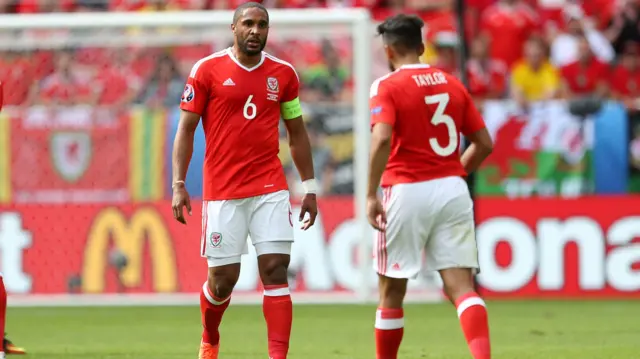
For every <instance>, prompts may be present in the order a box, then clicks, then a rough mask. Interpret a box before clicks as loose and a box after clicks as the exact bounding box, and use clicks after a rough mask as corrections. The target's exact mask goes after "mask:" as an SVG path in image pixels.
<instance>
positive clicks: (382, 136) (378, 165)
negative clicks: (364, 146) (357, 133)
mask: <svg viewBox="0 0 640 359" xmlns="http://www.w3.org/2000/svg"><path fill="white" fill-rule="evenodd" d="M392 134H393V127H392V126H391V125H390V124H388V123H384V122H379V123H376V124H375V125H373V129H372V130H371V151H370V153H369V185H368V186H367V196H368V197H376V196H377V193H378V187H380V180H381V179H382V173H384V169H385V168H386V167H387V162H388V161H389V154H390V153H391V135H392Z"/></svg>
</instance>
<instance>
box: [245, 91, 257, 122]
mask: <svg viewBox="0 0 640 359" xmlns="http://www.w3.org/2000/svg"><path fill="white" fill-rule="evenodd" d="M252 99H253V95H249V98H248V99H247V102H245V103H244V108H243V109H242V114H243V115H244V118H246V119H247V120H253V119H254V118H256V116H257V115H258V108H257V107H256V104H255V103H253V102H251V100H252Z"/></svg>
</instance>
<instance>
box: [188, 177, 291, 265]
mask: <svg viewBox="0 0 640 359" xmlns="http://www.w3.org/2000/svg"><path fill="white" fill-rule="evenodd" d="M247 236H250V237H251V242H252V243H253V245H254V246H255V249H256V253H257V254H258V256H260V255H262V254H275V253H281V254H291V244H292V242H293V222H292V219H291V203H290V202H289V191H286V190H285V191H278V192H274V193H268V194H264V195H260V196H255V197H249V198H242V199H233V200H222V201H204V202H203V203H202V238H201V247H200V255H201V256H202V257H205V258H207V262H208V264H209V267H218V266H223V265H227V264H233V263H240V258H241V256H242V255H243V254H247V253H249V248H248V245H247V242H248V241H247Z"/></svg>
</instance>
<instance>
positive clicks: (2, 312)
mask: <svg viewBox="0 0 640 359" xmlns="http://www.w3.org/2000/svg"><path fill="white" fill-rule="evenodd" d="M6 315H7V291H6V289H4V280H3V279H2V274H0V333H2V335H3V338H4V329H5V319H6ZM2 350H3V349H2V347H1V346H0V353H2Z"/></svg>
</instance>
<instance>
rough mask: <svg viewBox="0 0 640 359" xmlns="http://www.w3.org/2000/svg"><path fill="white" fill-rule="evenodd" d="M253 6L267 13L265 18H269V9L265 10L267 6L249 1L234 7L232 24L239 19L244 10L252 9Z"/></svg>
mask: <svg viewBox="0 0 640 359" xmlns="http://www.w3.org/2000/svg"><path fill="white" fill-rule="evenodd" d="M254 8H255V9H260V10H262V11H264V13H265V14H267V19H269V11H267V8H266V7H265V6H264V5H262V4H261V3H259V2H255V1H250V2H246V3H244V4H242V5H240V6H238V7H237V8H236V11H235V12H234V13H233V23H234V24H236V23H238V20H240V18H241V17H242V14H243V13H244V11H245V10H248V9H254Z"/></svg>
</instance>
